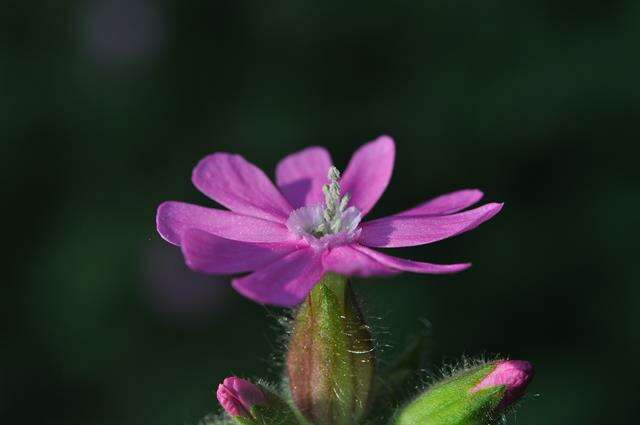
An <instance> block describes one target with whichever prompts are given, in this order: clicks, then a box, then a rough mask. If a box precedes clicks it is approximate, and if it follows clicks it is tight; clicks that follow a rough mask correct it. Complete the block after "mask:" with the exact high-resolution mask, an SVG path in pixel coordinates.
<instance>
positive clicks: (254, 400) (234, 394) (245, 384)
mask: <svg viewBox="0 0 640 425" xmlns="http://www.w3.org/2000/svg"><path fill="white" fill-rule="evenodd" d="M216 396H217V397H218V401H219V402H220V405H221V406H222V408H223V409H224V410H225V411H226V412H227V413H228V414H229V415H230V416H233V417H236V416H240V417H244V418H253V415H252V414H251V410H252V409H253V407H254V406H256V405H264V404H266V403H267V400H266V397H265V395H264V393H263V392H262V390H261V389H260V388H258V387H257V386H256V385H254V384H252V383H251V382H249V381H247V380H244V379H240V378H237V377H235V376H230V377H229V378H226V379H225V380H224V381H223V382H222V384H220V385H218V391H217V392H216Z"/></svg>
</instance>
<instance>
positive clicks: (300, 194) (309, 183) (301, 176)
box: [276, 146, 332, 208]
mask: <svg viewBox="0 0 640 425" xmlns="http://www.w3.org/2000/svg"><path fill="white" fill-rule="evenodd" d="M331 165H332V162H331V156H330V155H329V152H327V150H326V149H325V148H321V147H318V146H313V147H310V148H307V149H304V150H301V151H299V152H296V153H293V154H291V155H289V156H287V157H285V158H284V159H283V160H282V161H280V162H279V163H278V166H277V167H276V183H277V184H278V187H279V188H280V191H281V192H282V194H283V195H284V197H285V198H287V200H288V201H289V203H291V206H292V207H293V208H300V207H304V206H306V205H315V204H320V203H322V202H323V201H324V195H323V193H322V185H324V184H325V183H327V172H328V171H329V167H331Z"/></svg>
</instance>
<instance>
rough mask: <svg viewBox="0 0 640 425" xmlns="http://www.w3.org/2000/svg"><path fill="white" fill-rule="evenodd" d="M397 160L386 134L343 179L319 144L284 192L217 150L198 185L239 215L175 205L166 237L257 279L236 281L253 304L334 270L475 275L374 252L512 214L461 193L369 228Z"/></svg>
mask: <svg viewBox="0 0 640 425" xmlns="http://www.w3.org/2000/svg"><path fill="white" fill-rule="evenodd" d="M394 158H395V144H394V142H393V140H392V139H391V138H390V137H388V136H381V137H379V138H377V139H376V140H374V141H372V142H370V143H367V144H365V145H364V146H362V147H360V148H359V149H358V150H357V151H356V152H355V154H354V155H353V157H352V158H351V161H350V162H349V164H348V166H347V168H346V170H345V172H344V175H343V176H342V178H340V174H339V173H338V171H337V170H336V169H335V168H334V167H333V165H332V164H333V163H332V161H331V157H330V156H329V153H328V152H327V150H326V149H324V148H321V147H310V148H307V149H304V150H302V151H300V152H296V153H294V154H291V155H289V156H287V157H286V158H284V159H283V160H282V161H280V163H279V164H278V166H277V168H276V183H277V187H276V186H274V184H273V183H272V182H271V180H269V178H268V177H267V176H266V175H265V174H264V173H263V172H262V171H261V170H260V169H259V168H257V167H256V166H255V165H253V164H251V163H249V162H247V161H246V160H245V159H244V158H242V157H241V156H238V155H232V154H228V153H214V154H212V155H209V156H207V157H205V158H204V159H203V160H201V161H200V162H199V163H198V165H197V166H196V167H195V169H194V170H193V176H192V181H193V184H194V185H195V186H196V187H197V188H198V189H199V190H200V191H201V192H203V193H204V194H205V195H207V196H209V197H210V198H212V199H213V200H214V201H216V202H218V203H219V204H221V205H223V206H224V207H226V208H228V209H229V211H227V210H221V209H213V208H205V207H200V206H196V205H191V204H185V203H181V202H174V201H169V202H165V203H163V204H162V205H160V207H159V208H158V213H157V217H156V222H157V228H158V232H159V233H160V235H162V237H163V238H164V239H166V240H167V241H169V242H171V243H173V244H175V245H180V246H181V247H182V252H183V254H184V257H185V260H186V263H187V265H188V266H189V267H191V268H192V269H194V270H197V271H201V272H204V273H209V274H237V273H246V272H250V274H248V275H246V276H243V277H238V278H235V279H234V280H233V282H232V285H233V287H234V288H235V289H236V290H237V291H238V292H240V293H241V294H243V295H244V296H246V297H248V298H251V299H252V300H255V301H257V302H260V303H264V304H272V305H279V306H293V305H296V304H298V303H300V302H301V301H302V300H303V299H304V298H305V296H306V295H307V294H308V293H309V291H310V290H311V289H312V288H313V286H314V284H315V283H316V282H318V281H319V280H320V278H321V277H322V276H323V275H324V274H325V273H327V272H334V273H338V274H343V275H348V276H362V277H365V276H372V275H394V274H397V273H400V272H403V271H409V272H414V273H455V272H459V271H462V270H465V269H467V268H468V267H469V266H470V264H468V263H461V264H446V265H445V264H432V263H424V262H419V261H413V260H406V259H402V258H397V257H393V256H390V255H387V254H383V253H381V252H379V251H376V250H373V249H371V248H396V247H407V246H416V245H423V244H428V243H432V242H436V241H439V240H442V239H446V238H450V237H452V236H455V235H458V234H460V233H463V232H466V231H468V230H471V229H474V228H475V227H477V226H478V225H480V224H481V223H483V222H485V221H487V220H489V219H490V218H491V217H493V216H494V215H496V214H497V213H498V212H499V211H500V209H501V208H502V204H499V203H489V204H485V205H482V206H480V207H477V208H474V209H471V210H466V211H463V210H464V209H465V208H467V207H469V206H471V205H473V204H475V203H476V202H478V200H480V198H481V197H482V192H480V191H479V190H476V189H469V190H459V191H457V192H453V193H449V194H446V195H442V196H439V197H437V198H435V199H431V200H429V201H427V202H424V203H422V204H420V205H418V206H416V207H414V208H411V209H409V210H407V211H403V212H401V213H398V214H394V215H392V216H389V217H385V218H380V219H376V220H372V221H368V222H365V223H362V222H361V219H362V217H364V216H365V215H366V214H367V213H368V212H369V211H370V210H371V209H372V208H373V206H374V205H375V203H376V202H377V201H378V199H379V198H380V196H381V195H382V193H383V192H384V191H385V189H386V188H387V185H388V184H389V180H390V179H391V173H392V170H393V163H394ZM328 171H329V177H327V172H328ZM326 183H328V184H326Z"/></svg>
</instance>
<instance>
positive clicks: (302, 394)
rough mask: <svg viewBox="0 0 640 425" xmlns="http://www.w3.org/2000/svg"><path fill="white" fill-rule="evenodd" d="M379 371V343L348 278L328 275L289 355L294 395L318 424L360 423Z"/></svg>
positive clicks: (303, 315) (301, 315)
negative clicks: (362, 312)
mask: <svg viewBox="0 0 640 425" xmlns="http://www.w3.org/2000/svg"><path fill="white" fill-rule="evenodd" d="M374 369H375V355H374V347H373V340H372V336H371V332H370V331H369V328H368V326H367V325H366V324H365V323H364V320H363V318H362V314H361V313H360V309H359V307H358V305H357V302H356V299H355V296H354V294H353V291H352V290H351V286H350V285H349V283H348V281H347V278H346V277H344V276H340V275H336V274H327V275H326V276H325V277H324V278H323V279H322V280H321V281H320V282H318V284H317V285H316V287H315V288H314V289H313V291H311V293H310V294H309V296H308V297H307V299H306V300H305V301H304V302H303V304H302V305H301V306H300V308H299V310H298V312H297V314H296V318H295V322H294V324H293V332H292V337H291V341H290V343H289V351H288V353H287V372H288V375H289V384H290V388H291V395H292V398H293V401H294V402H295V404H296V406H297V407H298V409H299V410H300V412H301V413H302V414H303V415H304V416H305V417H306V418H307V419H308V420H309V421H311V422H312V423H313V424H315V425H342V424H349V425H350V424H353V423H357V421H358V419H359V418H360V417H362V415H363V414H364V413H365V411H366V409H367V405H368V402H369V393H370V389H371V386H372V378H373V373H374Z"/></svg>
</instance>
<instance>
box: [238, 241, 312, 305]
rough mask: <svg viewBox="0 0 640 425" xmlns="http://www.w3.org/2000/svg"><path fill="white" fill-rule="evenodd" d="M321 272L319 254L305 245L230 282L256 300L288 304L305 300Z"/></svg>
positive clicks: (264, 302)
mask: <svg viewBox="0 0 640 425" xmlns="http://www.w3.org/2000/svg"><path fill="white" fill-rule="evenodd" d="M323 273H324V270H323V268H322V263H321V259H320V255H318V254H317V253H316V252H315V251H314V250H313V249H311V248H304V249H300V250H297V251H294V252H292V253H291V254H289V255H287V256H286V257H284V258H282V259H280V260H277V261H275V262H274V263H272V264H270V265H268V266H267V267H265V268H263V269H260V270H257V271H255V272H253V273H252V274H250V275H248V276H246V277H241V278H238V279H234V280H233V282H232V285H233V287H234V288H235V289H236V291H238V292H240V293H241V294H242V295H244V296H245V297H247V298H250V299H252V300H254V301H257V302H259V303H262V304H271V305H277V306H282V307H291V306H294V305H297V304H299V303H301V302H302V301H303V300H304V298H305V297H306V296H307V294H308V293H309V291H311V289H312V288H313V286H314V285H315V284H316V283H317V282H318V281H319V280H320V279H321V278H322V275H323Z"/></svg>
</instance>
